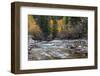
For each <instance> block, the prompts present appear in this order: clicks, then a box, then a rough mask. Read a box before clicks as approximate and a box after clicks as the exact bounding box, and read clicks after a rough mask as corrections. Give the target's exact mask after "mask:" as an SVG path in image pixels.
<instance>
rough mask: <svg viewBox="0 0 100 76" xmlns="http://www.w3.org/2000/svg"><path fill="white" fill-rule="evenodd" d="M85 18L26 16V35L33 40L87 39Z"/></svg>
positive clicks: (86, 20) (86, 21) (86, 19)
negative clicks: (30, 36)
mask: <svg viewBox="0 0 100 76" xmlns="http://www.w3.org/2000/svg"><path fill="white" fill-rule="evenodd" d="M87 26H88V18H87V17H70V16H44V15H28V33H29V34H30V35H32V36H33V39H34V40H47V41H50V40H53V39H58V40H59V39H80V38H86V39H87V34H88V33H87V31H88V27H87Z"/></svg>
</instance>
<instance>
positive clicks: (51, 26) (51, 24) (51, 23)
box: [49, 19, 54, 31]
mask: <svg viewBox="0 0 100 76" xmlns="http://www.w3.org/2000/svg"><path fill="white" fill-rule="evenodd" d="M49 25H50V28H51V31H53V25H54V21H53V19H50V20H49Z"/></svg>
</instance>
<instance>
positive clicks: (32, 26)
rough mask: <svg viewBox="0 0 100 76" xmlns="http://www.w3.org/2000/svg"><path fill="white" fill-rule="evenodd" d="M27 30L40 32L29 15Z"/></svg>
mask: <svg viewBox="0 0 100 76" xmlns="http://www.w3.org/2000/svg"><path fill="white" fill-rule="evenodd" d="M28 31H29V32H30V33H40V32H41V30H40V27H39V26H38V25H37V23H36V21H35V19H34V18H33V17H32V16H31V15H29V16H28Z"/></svg>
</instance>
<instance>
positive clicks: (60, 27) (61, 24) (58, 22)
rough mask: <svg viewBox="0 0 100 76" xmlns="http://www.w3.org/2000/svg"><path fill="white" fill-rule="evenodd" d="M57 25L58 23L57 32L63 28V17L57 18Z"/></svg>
mask: <svg viewBox="0 0 100 76" xmlns="http://www.w3.org/2000/svg"><path fill="white" fill-rule="evenodd" d="M57 25H58V32H61V31H62V30H63V25H64V23H63V19H60V20H57Z"/></svg>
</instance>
